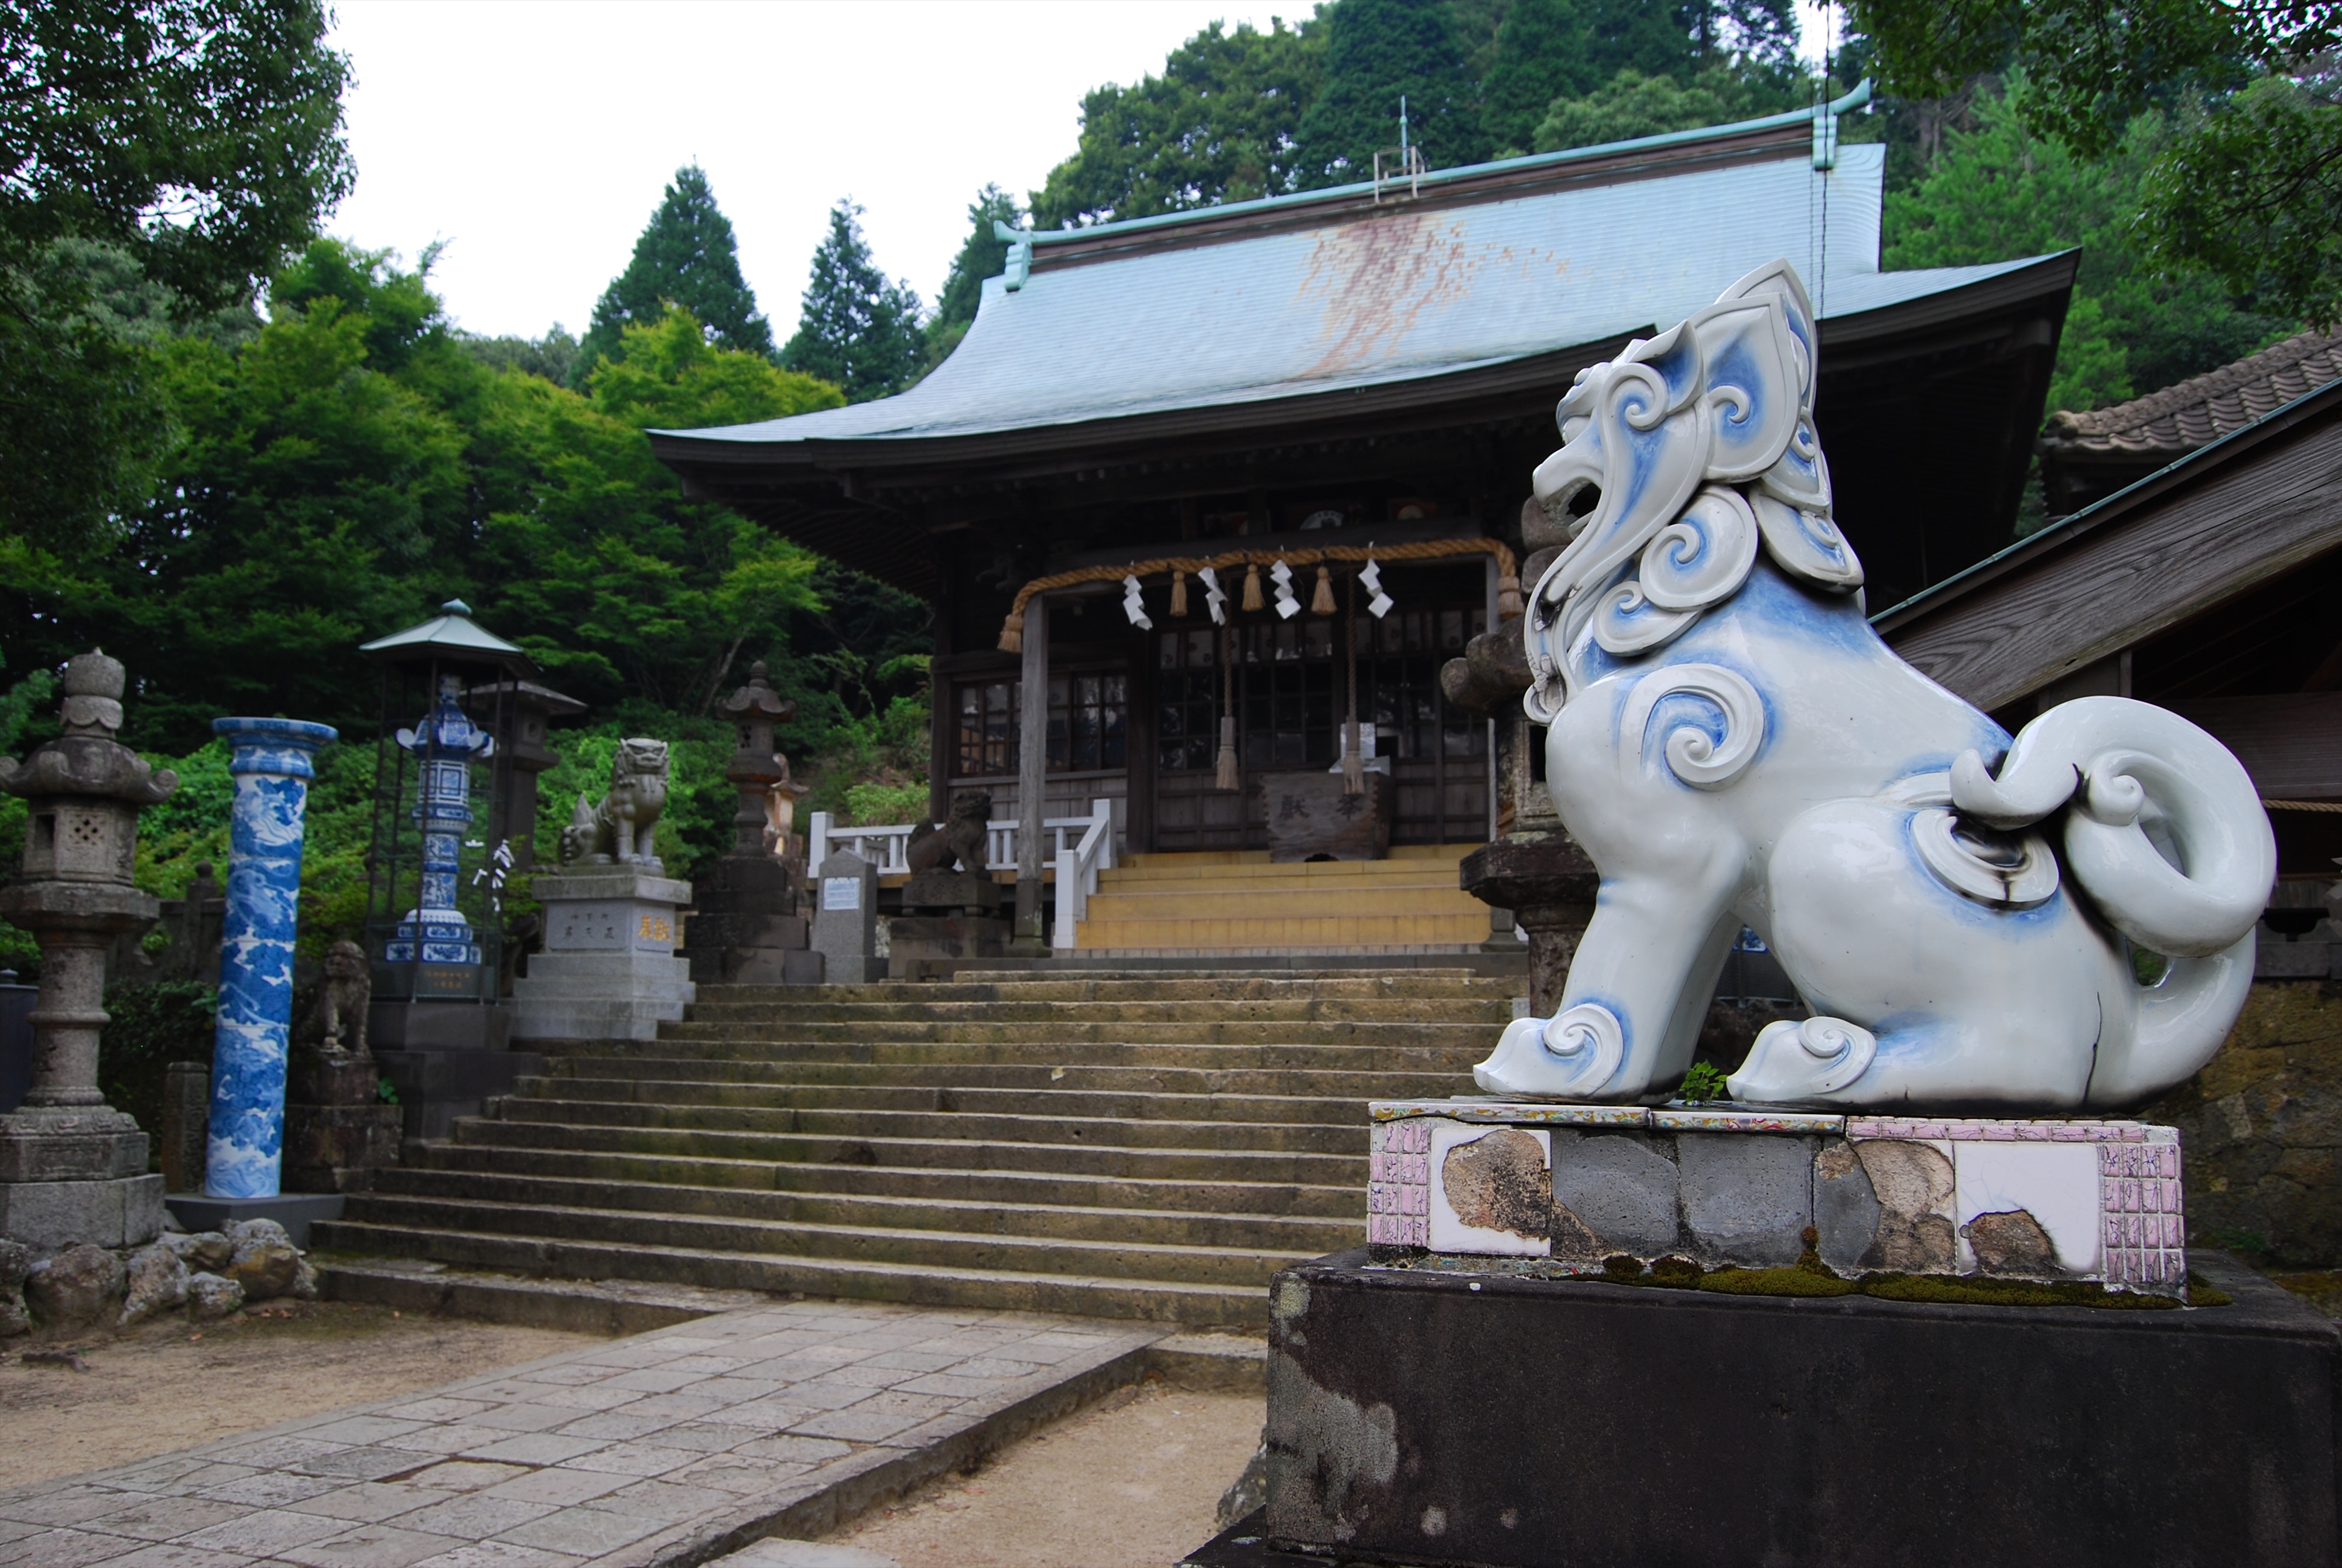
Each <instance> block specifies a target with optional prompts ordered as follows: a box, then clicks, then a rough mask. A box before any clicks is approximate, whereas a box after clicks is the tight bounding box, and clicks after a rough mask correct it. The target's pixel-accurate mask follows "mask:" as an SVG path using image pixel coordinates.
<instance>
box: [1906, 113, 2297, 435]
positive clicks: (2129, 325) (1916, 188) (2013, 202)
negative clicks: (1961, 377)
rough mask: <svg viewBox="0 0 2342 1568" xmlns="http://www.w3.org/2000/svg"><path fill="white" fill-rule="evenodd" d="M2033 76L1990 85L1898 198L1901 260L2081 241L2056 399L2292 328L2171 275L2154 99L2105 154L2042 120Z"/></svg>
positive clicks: (2186, 370) (2088, 394)
mask: <svg viewBox="0 0 2342 1568" xmlns="http://www.w3.org/2000/svg"><path fill="white" fill-rule="evenodd" d="M2031 90H2032V89H2031V85H2030V84H2029V82H2027V80H2025V79H2023V78H2019V79H2017V80H2016V81H2015V82H2013V83H2012V84H2011V85H2010V86H2009V88H2008V90H2007V92H2006V93H2004V94H1991V95H1985V96H1983V97H1981V98H1980V99H1979V101H1978V103H1977V107H1976V119H1977V128H1976V129H1975V130H1973V131H1969V132H1954V133H1952V134H1951V135H1949V136H1948V137H1947V141H1946V146H1945V150H1944V153H1943V155H1942V156H1941V157H1940V158H1939V159H1938V160H1937V165H1936V166H1935V168H1934V169H1933V170H1932V171H1930V172H1929V173H1927V174H1926V175H1923V176H1922V177H1921V178H1920V179H1918V180H1917V182H1916V183H1915V184H1914V185H1911V186H1910V187H1909V188H1908V189H1907V190H1904V191H1899V192H1893V193H1890V194H1889V195H1888V196H1887V213H1886V245H1885V250H1886V263H1887V266H1888V267H1890V268H1896V269H1900V268H1906V267H1932V266H1960V265H1970V264H1974V263H1977V262H1994V261H2006V260H2008V259H2010V258H2011V257H2015V256H2023V255H2040V254H2043V253H2045V252H2050V251H2057V250H2064V249H2067V248H2068V247H2071V246H2079V247H2080V248H2081V252H2082V256H2081V265H2080V270H2079V272H2078V273H2077V275H2076V278H2075V293H2074V303H2073V306H2072V308H2071V310H2070V312H2069V314H2068V315H2067V321H2066V329H2065V333H2064V335H2062V337H2061V338H2060V340H2059V343H2058V351H2057V368H2056V370H2055V371H2054V372H2053V379H2052V384H2051V386H2050V394H2049V406H2050V407H2051V408H2053V409H2057V408H2070V409H2087V408H2097V407H2103V406H2104V405H2106V404H2109V403H2119V402H2121V401H2122V400H2124V399H2125V398H2128V397H2134V396H2138V395H2141V394H2146V393H2148V392H2153V391H2155V390H2157V388H2159V387H2163V386H2167V385H2170V384H2171V383H2173V382H2175V381H2180V380H2184V379H2186V378H2187V377H2188V376H2191V375H2201V374H2202V373H2203V372H2205V371H2207V370H2211V369H2214V368H2216V367H2217V366H2219V365H2225V364H2227V362H2229V361H2230V360H2233V359H2236V358H2237V357H2239V356H2241V355H2246V354H2249V353H2251V352H2252V351H2253V350H2254V349H2256V348H2257V347H2259V346H2261V345H2263V344H2265V343H2267V342H2268V341H2269V340H2270V339H2271V338H2273V337H2276V336H2281V335H2284V334H2286V333H2287V332H2289V331H2291V330H2292V329H2293V328H2292V324H2291V323H2290V322H2289V321H2288V320H2287V319H2286V318H2283V317H2278V316H2274V315H2261V314H2258V313H2255V312H2252V311H2247V310H2242V309H2239V308H2237V306H2236V305H2233V304H2231V303H2230V301H2229V300H2228V298H2227V294H2226V292H2225V290H2223V289H2222V288H2221V287H2220V286H2219V285H2218V284H2217V281H2216V280H2214V279H2212V278H2210V277H2207V276H2206V275H2202V274H2200V273H2197V274H2185V275H2164V274H2163V273H2161V271H2160V270H2159V269H2158V268H2157V266H2156V265H2155V262H2154V259H2153V257H2152V255H2151V254H2150V253H2149V252H2148V251H2147V249H2146V248H2145V247H2144V246H2143V245H2142V244H2141V243H2140V235H2139V226H2138V223H2137V214H2138V211H2139V204H2140V201H2141V190H2142V185H2144V183H2145V180H2146V178H2147V175H2148V173H2149V171H2150V170H2152V169H2153V168H2154V167H2155V166H2156V165H2157V159H2158V157H2159V156H2160V154H2161V149H2162V148H2163V146H2164V145H2165V140H2164V138H2165V137H2166V135H2167V131H2166V129H2165V125H2164V121H2163V118H2162V116H2160V115H2157V114H2154V113H2152V112H2149V113H2147V114H2143V115H2140V116H2138V118H2137V119H2136V120H2135V121H2133V122H2132V124H2131V125H2130V127H2129V134H2128V135H2127V138H2126V139H2125V140H2124V141H2123V142H2122V143H2121V144H2119V145H2117V147H2116V149H2115V150H2114V151H2113V152H2112V153H2110V154H2109V155H2107V156H2105V157H2103V158H2097V159H2084V158H2081V157H2079V156H2077V155H2076V154H2075V153H2074V152H2073V151H2072V150H2070V149H2069V148H2068V147H2067V145H2065V144H2064V143H2063V142H2061V141H2058V140H2057V139H2054V138H2051V137H2048V136H2045V135H2040V134H2038V133H2037V132H2036V131H2035V130H2033V129H2032V128H2031V125H2030V124H2029V121H2028V116H2027V113H2026V99H2027V95H2028V94H2029V93H2030V92H2031Z"/></svg>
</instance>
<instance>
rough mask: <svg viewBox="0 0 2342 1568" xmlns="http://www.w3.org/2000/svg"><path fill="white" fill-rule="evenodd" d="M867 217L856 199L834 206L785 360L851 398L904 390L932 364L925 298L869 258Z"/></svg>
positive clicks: (857, 399)
mask: <svg viewBox="0 0 2342 1568" xmlns="http://www.w3.org/2000/svg"><path fill="white" fill-rule="evenodd" d="M861 215H862V209H861V207H860V206H858V205H856V204H855V203H854V202H853V201H851V200H846V201H841V202H839V203H838V204H837V205H836V206H835V207H833V208H831V209H830V214H829V233H828V234H827V235H825V236H824V237H823V239H822V242H821V244H820V245H817V246H816V247H815V248H814V253H813V277H812V280H811V281H810V282H808V283H807V284H806V291H805V300H804V305H803V311H802V314H801V315H800V316H799V318H798V322H797V330H796V336H794V337H792V338H790V339H789V341H788V345H787V346H786V348H784V349H783V350H782V351H781V363H782V364H784V365H787V366H788V367H789V368H790V369H791V370H796V371H802V372H804V373H805V374H806V375H812V376H817V377H819V378H820V379H821V380H823V381H826V382H828V383H830V384H831V385H835V386H836V387H838V388H840V389H841V390H843V391H844V392H845V394H846V401H847V402H848V403H865V402H867V401H869V400H870V399H871V398H874V397H885V396H886V395H888V394H890V393H896V392H900V391H902V390H903V388H905V387H906V386H908V385H910V384H911V383H912V382H913V381H915V380H916V379H917V378H918V374H919V371H920V369H921V367H922V366H923V365H925V364H926V343H925V340H924V339H923V338H922V336H921V335H920V331H919V296H918V295H916V293H914V292H913V291H912V288H911V285H908V284H906V283H895V282H891V281H889V280H888V278H887V276H886V274H885V273H883V272H881V271H879V270H878V264H877V263H876V262H875V261H873V260H871V259H870V245H869V242H868V241H866V240H865V239H864V238H863V237H862V224H861V222H860V219H861Z"/></svg>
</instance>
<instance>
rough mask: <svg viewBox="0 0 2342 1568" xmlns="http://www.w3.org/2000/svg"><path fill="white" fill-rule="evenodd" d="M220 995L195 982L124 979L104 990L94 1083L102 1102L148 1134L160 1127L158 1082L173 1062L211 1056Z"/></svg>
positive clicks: (159, 1130)
mask: <svg viewBox="0 0 2342 1568" xmlns="http://www.w3.org/2000/svg"><path fill="white" fill-rule="evenodd" d="M218 1005H219V999H218V997H217V995H216V994H215V993H214V992H213V990H212V988H211V987H210V986H208V985H205V984H202V983H201V982H199V981H194V980H137V981H124V982H122V983H120V984H115V985H111V986H108V987H107V988H106V993H105V1012H106V1024H105V1033H104V1034H100V1035H99V1036H98V1042H97V1086H98V1087H99V1089H101V1090H103V1091H104V1092H105V1099H106V1104H110V1105H112V1106H113V1107H114V1108H115V1110H117V1111H126V1112H128V1113H129V1114H131V1115H133V1116H135V1117H136V1118H138V1125H139V1127H140V1128H141V1129H143V1130H144V1131H145V1133H146V1134H147V1135H148V1136H149V1137H150V1138H154V1139H156V1140H157V1144H155V1147H159V1139H160V1136H161V1134H162V1131H163V1083H164V1079H165V1075H166V1074H167V1072H168V1069H169V1067H170V1065H171V1064H172V1063H174V1062H202V1063H205V1064H209V1063H210V1061H211V1059H212V1029H213V1025H214V1024H215V1022H216V1017H217V1011H218Z"/></svg>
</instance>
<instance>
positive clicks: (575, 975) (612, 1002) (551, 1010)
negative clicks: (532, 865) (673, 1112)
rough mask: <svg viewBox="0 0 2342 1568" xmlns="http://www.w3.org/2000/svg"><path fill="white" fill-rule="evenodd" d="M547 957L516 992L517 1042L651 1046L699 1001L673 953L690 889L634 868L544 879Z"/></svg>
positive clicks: (532, 960)
mask: <svg viewBox="0 0 2342 1568" xmlns="http://www.w3.org/2000/svg"><path fill="white" fill-rule="evenodd" d="M534 891H535V895H536V897H537V899H538V900H539V901H540V902H542V903H543V904H544V905H545V951H544V952H542V953H538V954H531V955H530V957H529V961H528V974H527V976H526V978H525V979H521V980H517V981H515V982H514V984H513V1005H512V1012H513V1029H512V1032H513V1036H514V1038H515V1039H519V1040H651V1039H656V1037H657V1035H658V1026H659V1024H662V1023H674V1022H676V1021H677V1020H679V1019H681V1018H682V1016H683V1010H684V1008H685V1007H686V1005H688V1004H690V1002H691V1000H692V998H693V996H694V995H695V994H696V987H695V986H694V985H693V984H692V982H691V973H690V964H688V963H687V962H686V960H684V959H682V958H679V957H677V956H676V937H677V934H678V932H679V928H680V927H681V925H682V921H681V919H680V918H679V916H678V912H679V911H680V909H681V908H682V906H683V905H685V904H689V903H690V902H691V884H689V883H687V882H681V881H678V880H676V878H673V877H668V876H660V875H656V874H653V873H650V872H646V871H641V870H637V869H636V868H634V867H632V866H624V865H621V866H609V867H600V866H596V867H590V868H581V869H578V870H574V871H568V872H564V873H562V874H559V875H551V874H540V875H539V876H538V877H537V878H536V880H535V888H534Z"/></svg>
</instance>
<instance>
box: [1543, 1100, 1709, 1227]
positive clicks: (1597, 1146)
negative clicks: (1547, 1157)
mask: <svg viewBox="0 0 2342 1568" xmlns="http://www.w3.org/2000/svg"><path fill="white" fill-rule="evenodd" d="M1553 1201H1554V1202H1555V1203H1556V1204H1558V1205H1559V1206H1561V1207H1563V1208H1566V1209H1567V1210H1568V1211H1569V1213H1570V1217H1571V1218H1572V1219H1574V1220H1575V1221H1576V1222H1577V1223H1579V1224H1580V1225H1582V1226H1584V1227H1585V1228H1586V1230H1588V1231H1591V1232H1592V1233H1594V1235H1595V1237H1596V1239H1597V1241H1598V1242H1599V1243H1600V1246H1601V1250H1602V1251H1603V1252H1606V1253H1634V1254H1636V1256H1637V1257H1646V1258H1647V1257H1656V1256H1657V1255H1658V1254H1660V1253H1665V1252H1669V1251H1672V1250H1673V1249H1674V1247H1675V1245H1676V1237H1677V1232H1678V1230H1679V1229H1680V1227H1679V1225H1678V1224H1677V1223H1676V1166H1675V1162H1674V1161H1672V1160H1670V1159H1668V1158H1667V1157H1666V1155H1665V1154H1660V1153H1659V1152H1658V1151H1657V1150H1656V1149H1654V1148H1653V1147H1652V1146H1651V1144H1650V1140H1649V1139H1648V1138H1646V1137H1645V1136H1643V1135H1642V1134H1632V1133H1596V1134H1583V1133H1573V1132H1569V1131H1566V1130H1565V1129H1559V1128H1556V1130H1555V1132H1554V1134H1553Z"/></svg>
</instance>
